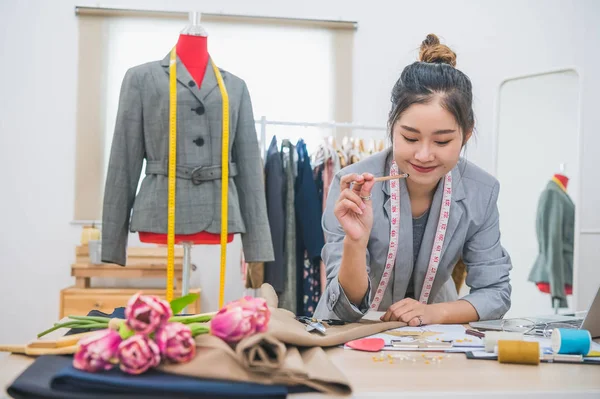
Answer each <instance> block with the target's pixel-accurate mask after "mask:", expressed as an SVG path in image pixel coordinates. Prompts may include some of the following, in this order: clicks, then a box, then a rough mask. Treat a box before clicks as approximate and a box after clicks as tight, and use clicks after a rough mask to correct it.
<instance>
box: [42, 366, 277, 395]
mask: <svg viewBox="0 0 600 399" xmlns="http://www.w3.org/2000/svg"><path fill="white" fill-rule="evenodd" d="M52 387H53V388H55V389H58V390H62V391H70V392H101V393H106V394H109V393H130V394H134V395H156V396H161V397H165V396H168V397H178V398H179V397H181V396H183V397H193V398H205V397H206V398H239V397H246V398H252V397H257V398H285V397H286V396H287V388H286V387H285V386H281V385H262V384H252V383H245V382H234V381H219V380H204V379H199V378H192V377H185V376H180V375H175V374H167V373H163V372H160V371H157V370H148V371H147V372H145V373H144V374H141V375H137V376H133V375H128V374H126V373H123V372H122V371H121V370H119V369H118V368H114V369H112V370H109V371H106V372H101V373H87V372H85V371H81V370H77V369H75V368H74V367H73V366H72V365H69V366H67V367H65V368H63V369H62V370H61V371H59V372H58V373H57V374H56V375H55V376H54V378H53V380H52Z"/></svg>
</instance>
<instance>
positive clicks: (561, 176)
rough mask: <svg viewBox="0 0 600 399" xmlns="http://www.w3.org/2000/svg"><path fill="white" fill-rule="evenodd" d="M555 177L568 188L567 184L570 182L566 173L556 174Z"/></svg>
mask: <svg viewBox="0 0 600 399" xmlns="http://www.w3.org/2000/svg"><path fill="white" fill-rule="evenodd" d="M554 177H555V178H556V179H557V180H558V181H559V182H561V183H562V185H563V186H564V187H565V188H567V184H569V178H568V177H567V176H565V175H561V174H558V173H557V174H555V175H554Z"/></svg>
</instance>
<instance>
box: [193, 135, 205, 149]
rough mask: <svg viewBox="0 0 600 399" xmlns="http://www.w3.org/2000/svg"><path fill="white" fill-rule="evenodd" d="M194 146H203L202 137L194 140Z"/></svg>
mask: <svg viewBox="0 0 600 399" xmlns="http://www.w3.org/2000/svg"><path fill="white" fill-rule="evenodd" d="M194 144H196V145H197V146H198V147H202V146H203V145H204V139H203V138H202V137H198V138H197V139H196V140H194Z"/></svg>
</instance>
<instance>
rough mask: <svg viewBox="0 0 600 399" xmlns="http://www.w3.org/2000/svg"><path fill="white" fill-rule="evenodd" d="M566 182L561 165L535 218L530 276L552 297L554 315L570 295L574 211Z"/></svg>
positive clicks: (544, 193)
mask: <svg viewBox="0 0 600 399" xmlns="http://www.w3.org/2000/svg"><path fill="white" fill-rule="evenodd" d="M568 183H569V178H568V177H567V176H566V174H565V164H564V163H561V164H560V171H559V172H558V173H555V174H554V175H553V177H552V179H551V180H550V182H549V183H548V186H547V188H546V190H544V192H543V193H542V195H541V196H540V201H539V203H538V215H537V219H536V230H537V234H538V243H539V255H538V258H537V259H536V262H535V264H534V267H533V269H532V271H531V273H530V275H529V280H530V281H532V282H534V283H535V284H536V286H537V288H538V290H539V291H540V292H543V293H546V294H551V296H552V306H553V308H554V309H555V312H557V311H558V308H561V307H567V302H566V296H568V295H572V294H573V285H572V267H573V266H572V262H573V260H572V259H573V234H574V213H575V208H574V204H573V202H572V201H571V199H570V197H569V195H568V193H567V185H568ZM553 285H554V286H553Z"/></svg>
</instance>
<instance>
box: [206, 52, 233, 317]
mask: <svg viewBox="0 0 600 399" xmlns="http://www.w3.org/2000/svg"><path fill="white" fill-rule="evenodd" d="M210 62H211V64H212V67H213V70H214V71H215V76H216V77H217V83H218V84H219V90H220V91H221V98H222V100H223V118H222V119H223V147H222V150H221V162H222V165H221V172H222V173H221V283H220V286H219V309H220V308H222V307H223V297H224V295H225V261H226V260H227V206H228V201H227V193H228V192H229V191H228V190H229V159H228V158H229V95H228V94H227V90H225V83H224V82H223V77H222V76H221V72H219V68H217V66H216V65H215V63H214V62H213V61H212V59H211V60H210Z"/></svg>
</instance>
